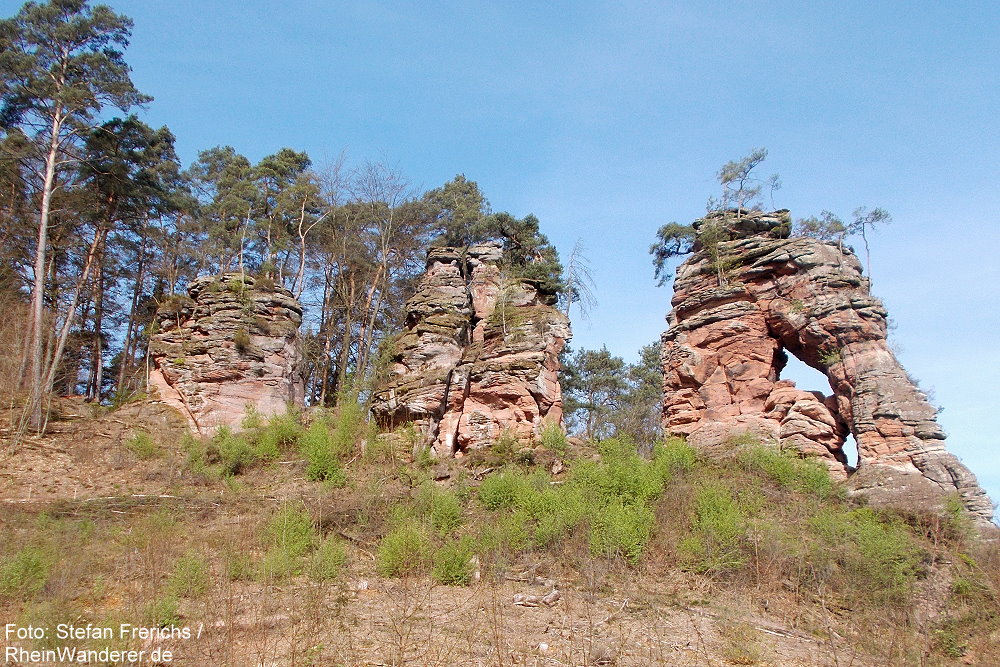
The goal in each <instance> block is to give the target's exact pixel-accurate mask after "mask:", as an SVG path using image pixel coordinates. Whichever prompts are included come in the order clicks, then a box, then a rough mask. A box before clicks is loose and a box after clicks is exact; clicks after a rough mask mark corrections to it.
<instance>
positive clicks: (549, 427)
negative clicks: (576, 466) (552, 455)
mask: <svg viewBox="0 0 1000 667" xmlns="http://www.w3.org/2000/svg"><path fill="white" fill-rule="evenodd" d="M541 441H542V446H543V447H545V449H549V450H552V451H554V452H558V453H560V454H565V453H566V447H567V442H566V433H565V432H564V431H563V428H562V426H560V425H559V424H558V423H557V422H547V423H546V424H545V428H543V429H542V434H541Z"/></svg>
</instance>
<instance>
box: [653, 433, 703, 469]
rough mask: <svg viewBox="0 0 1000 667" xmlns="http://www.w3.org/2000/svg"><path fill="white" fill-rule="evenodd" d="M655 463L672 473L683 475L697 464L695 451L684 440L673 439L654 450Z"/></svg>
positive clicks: (661, 443) (659, 444)
mask: <svg viewBox="0 0 1000 667" xmlns="http://www.w3.org/2000/svg"><path fill="white" fill-rule="evenodd" d="M653 461H655V462H656V464H657V465H658V466H663V467H665V468H666V469H667V470H669V471H670V472H671V473H681V472H685V471H688V470H691V469H692V468H694V466H695V463H696V462H697V455H696V454H695V449H694V447H692V446H691V445H689V444H687V441H686V440H684V438H678V437H671V438H667V440H666V441H664V442H659V443H657V444H656V445H655V446H654V448H653Z"/></svg>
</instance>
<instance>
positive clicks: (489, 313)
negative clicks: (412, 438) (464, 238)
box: [372, 243, 570, 456]
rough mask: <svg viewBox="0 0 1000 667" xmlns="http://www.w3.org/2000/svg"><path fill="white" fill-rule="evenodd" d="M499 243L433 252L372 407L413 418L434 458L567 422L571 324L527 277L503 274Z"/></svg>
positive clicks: (392, 420)
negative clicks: (563, 366)
mask: <svg viewBox="0 0 1000 667" xmlns="http://www.w3.org/2000/svg"><path fill="white" fill-rule="evenodd" d="M500 259H501V250H500V246H499V245H498V244H493V243H486V244H481V245H474V246H471V247H469V248H432V249H431V250H430V252H429V253H428V255H427V272H426V273H425V274H424V277H423V278H422V280H421V281H420V284H419V286H418V288H417V293H416V294H415V295H414V296H413V297H412V298H411V299H410V300H409V301H408V302H407V319H406V330H405V331H404V332H403V334H402V335H401V336H400V338H399V339H398V340H397V341H396V343H395V346H394V349H393V365H392V368H391V371H390V373H391V377H390V379H389V381H388V382H386V383H385V384H384V385H383V386H382V387H381V388H380V389H379V390H378V391H377V392H376V394H375V397H374V399H373V402H372V413H373V414H374V415H375V417H376V419H377V420H378V421H379V422H380V423H381V424H382V425H384V426H388V427H395V426H398V425H401V424H404V423H413V424H414V425H416V426H417V427H418V428H419V429H420V430H421V432H422V434H423V437H424V441H425V442H426V443H427V444H429V445H431V447H432V450H433V452H434V454H435V456H451V455H454V454H456V453H458V452H463V451H465V450H468V449H470V448H477V447H484V446H487V445H489V444H492V443H493V442H495V441H496V440H497V439H498V438H499V437H500V435H501V434H502V433H503V432H504V431H509V432H511V433H512V434H513V435H515V436H516V437H518V438H522V439H528V438H532V437H535V436H537V435H538V433H539V432H540V430H541V428H542V427H543V424H545V423H547V422H555V423H561V421H562V395H561V392H560V387H559V380H558V371H559V360H558V357H559V352H560V351H561V350H562V348H563V346H564V345H565V343H566V341H567V340H568V339H569V337H570V331H569V321H568V320H567V318H566V316H564V315H563V314H562V313H560V312H559V311H558V310H556V309H555V308H554V307H553V306H552V305H551V303H550V301H551V298H549V297H547V296H545V295H543V294H541V293H540V292H539V290H538V289H537V288H536V287H535V286H534V285H533V284H532V283H530V282H528V281H524V280H511V279H506V278H505V277H504V276H503V275H502V273H501V270H500V268H499V267H498V262H499V261H500Z"/></svg>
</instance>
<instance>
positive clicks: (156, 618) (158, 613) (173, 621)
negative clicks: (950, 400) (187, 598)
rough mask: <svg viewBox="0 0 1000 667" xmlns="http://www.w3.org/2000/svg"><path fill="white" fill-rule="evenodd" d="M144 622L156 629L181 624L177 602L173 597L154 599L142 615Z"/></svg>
mask: <svg viewBox="0 0 1000 667" xmlns="http://www.w3.org/2000/svg"><path fill="white" fill-rule="evenodd" d="M144 616H145V618H146V621H147V622H148V623H150V624H151V625H153V626H155V627H157V628H168V627H175V626H179V625H180V624H181V614H180V611H179V602H178V600H177V598H176V597H175V596H173V595H165V596H163V597H159V598H156V599H155V600H153V601H152V602H150V603H149V604H148V605H146V610H145V613H144Z"/></svg>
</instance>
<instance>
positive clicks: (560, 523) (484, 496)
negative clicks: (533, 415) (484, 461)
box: [478, 438, 694, 564]
mask: <svg viewBox="0 0 1000 667" xmlns="http://www.w3.org/2000/svg"><path fill="white" fill-rule="evenodd" d="M600 450H601V460H600V461H599V462H594V461H580V462H577V463H576V464H574V465H573V467H572V468H571V470H570V473H569V475H568V478H567V480H566V482H565V483H564V484H561V485H553V484H551V483H550V478H549V477H548V475H546V474H545V473H541V472H536V473H531V474H526V473H523V472H518V471H516V470H513V469H506V470H503V471H501V472H499V473H495V474H493V475H490V476H488V477H487V478H486V479H484V480H483V482H482V484H481V485H480V487H479V494H478V495H479V502H480V503H481V504H482V505H483V506H484V507H485V508H486V509H488V510H490V511H491V512H495V513H497V514H498V515H500V516H501V517H502V518H497V519H496V520H495V522H493V523H491V524H488V525H486V526H483V527H482V528H481V529H480V533H479V540H480V543H481V546H482V548H483V549H484V550H485V551H490V550H495V549H498V548H501V547H504V546H505V547H507V548H510V549H513V550H515V551H516V550H521V549H524V548H528V547H534V548H546V547H548V546H550V545H552V544H554V543H555V542H557V541H558V540H561V539H563V538H565V537H566V536H567V535H569V534H570V533H571V532H572V531H573V530H574V529H575V528H577V527H578V526H584V525H587V526H589V540H590V545H591V551H592V552H593V553H594V554H597V555H605V556H608V557H621V558H623V559H624V560H626V561H627V562H629V563H631V564H635V563H637V562H638V561H639V558H640V556H641V554H642V552H643V550H644V549H645V547H646V544H647V543H648V541H649V539H650V537H651V535H652V531H653V512H652V505H653V503H654V502H655V501H656V500H657V499H658V498H659V497H660V495H661V494H662V493H663V490H664V485H665V483H666V481H667V480H668V479H670V477H671V476H672V474H673V473H674V472H680V471H683V470H685V469H686V468H687V467H688V466H690V465H693V461H694V458H693V453H692V452H691V451H690V449H689V448H688V447H687V445H686V444H683V443H678V442H673V441H672V442H670V443H668V444H665V445H658V446H657V447H656V448H655V449H654V456H653V459H652V460H650V461H646V460H643V459H641V458H640V457H639V456H638V455H637V454H636V449H635V445H634V443H632V442H631V441H630V440H628V439H624V438H613V439H609V440H605V441H603V442H602V443H601V444H600Z"/></svg>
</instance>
